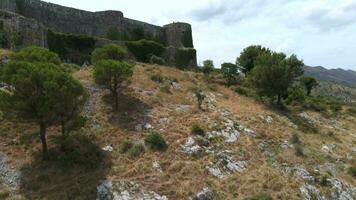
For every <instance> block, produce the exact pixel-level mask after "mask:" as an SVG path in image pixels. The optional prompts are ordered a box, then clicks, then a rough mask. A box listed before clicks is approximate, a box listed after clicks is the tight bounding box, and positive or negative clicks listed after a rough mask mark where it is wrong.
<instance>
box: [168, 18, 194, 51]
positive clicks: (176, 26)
mask: <svg viewBox="0 0 356 200" xmlns="http://www.w3.org/2000/svg"><path fill="white" fill-rule="evenodd" d="M163 28H164V30H165V35H166V40H167V45H168V46H173V47H177V48H183V47H188V48H193V42H192V40H193V38H192V27H191V25H190V24H187V23H180V22H179V23H172V24H167V25H165V26H164V27H163ZM187 40H189V41H187ZM187 43H189V44H187Z"/></svg>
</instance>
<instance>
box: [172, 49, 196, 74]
mask: <svg viewBox="0 0 356 200" xmlns="http://www.w3.org/2000/svg"><path fill="white" fill-rule="evenodd" d="M196 56H197V51H196V50H195V49H193V48H181V49H178V50H177V55H176V65H177V67H178V68H180V69H185V68H186V67H188V66H189V64H190V62H191V61H192V60H194V59H196Z"/></svg>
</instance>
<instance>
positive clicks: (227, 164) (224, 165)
mask: <svg viewBox="0 0 356 200" xmlns="http://www.w3.org/2000/svg"><path fill="white" fill-rule="evenodd" d="M230 153H231V152H229V151H223V152H220V153H218V154H217V156H216V157H217V161H216V162H215V163H210V165H209V166H208V167H207V169H208V171H209V174H211V175H213V176H215V177H217V178H220V179H221V178H224V177H225V176H226V175H229V174H231V173H236V172H239V173H242V172H244V171H245V170H246V166H247V162H246V161H237V160H234V159H233V158H232V157H231V156H230V155H229V154H230Z"/></svg>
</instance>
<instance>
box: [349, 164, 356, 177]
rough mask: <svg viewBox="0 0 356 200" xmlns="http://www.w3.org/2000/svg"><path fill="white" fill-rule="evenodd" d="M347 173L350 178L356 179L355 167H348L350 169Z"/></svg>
mask: <svg viewBox="0 0 356 200" xmlns="http://www.w3.org/2000/svg"><path fill="white" fill-rule="evenodd" d="M348 173H349V174H350V175H351V176H352V177H354V178H356V167H350V168H349V169H348Z"/></svg>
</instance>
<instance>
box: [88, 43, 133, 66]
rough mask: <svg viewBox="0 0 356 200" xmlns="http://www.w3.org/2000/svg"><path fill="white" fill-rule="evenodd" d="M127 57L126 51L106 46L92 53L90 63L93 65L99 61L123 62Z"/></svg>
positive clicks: (117, 46)
mask: <svg viewBox="0 0 356 200" xmlns="http://www.w3.org/2000/svg"><path fill="white" fill-rule="evenodd" d="M126 56H127V51H126V49H124V48H123V47H121V46H119V45H116V44H108V45H106V46H103V47H101V48H97V49H95V50H94V51H93V53H92V57H91V61H92V63H93V64H95V63H97V62H99V61H101V60H117V61H123V60H124V59H125V58H126Z"/></svg>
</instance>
